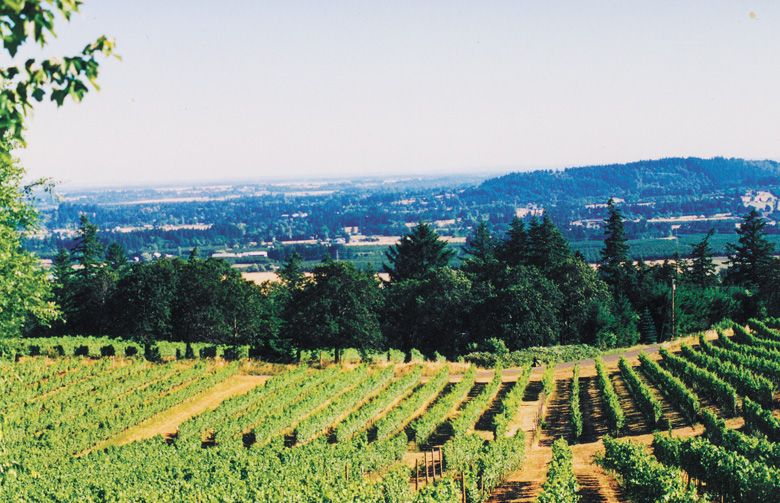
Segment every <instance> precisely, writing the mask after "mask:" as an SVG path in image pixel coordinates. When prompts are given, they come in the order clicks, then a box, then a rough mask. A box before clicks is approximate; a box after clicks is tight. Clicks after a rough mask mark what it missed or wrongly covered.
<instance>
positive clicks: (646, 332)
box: [639, 307, 658, 344]
mask: <svg viewBox="0 0 780 503" xmlns="http://www.w3.org/2000/svg"><path fill="white" fill-rule="evenodd" d="M639 334H640V335H641V336H642V342H643V343H645V344H654V343H656V342H658V332H657V331H656V329H655V322H654V321H653V316H652V315H651V314H650V309H648V308H647V307H645V309H644V311H642V315H641V316H640V317H639Z"/></svg>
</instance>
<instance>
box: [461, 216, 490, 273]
mask: <svg viewBox="0 0 780 503" xmlns="http://www.w3.org/2000/svg"><path fill="white" fill-rule="evenodd" d="M463 253H464V255H465V256H464V260H463V266H462V269H463V270H464V271H465V272H467V273H469V274H471V275H472V276H473V277H476V278H480V279H490V278H492V277H493V276H494V273H495V269H496V266H497V265H498V261H497V259H496V241H495V239H494V238H493V235H492V234H491V233H490V228H488V225H487V223H485V222H484V221H483V222H480V223H479V224H478V225H477V227H476V228H475V229H474V232H472V233H471V235H469V237H468V238H467V239H466V244H465V246H464V247H463Z"/></svg>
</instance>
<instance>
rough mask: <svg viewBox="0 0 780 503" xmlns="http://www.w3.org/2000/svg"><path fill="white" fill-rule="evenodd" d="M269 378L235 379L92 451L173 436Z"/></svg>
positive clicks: (243, 376)
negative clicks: (186, 423) (189, 422)
mask: <svg viewBox="0 0 780 503" xmlns="http://www.w3.org/2000/svg"><path fill="white" fill-rule="evenodd" d="M267 379H268V376H255V375H233V376H230V377H228V378H227V379H225V380H224V381H222V382H220V383H219V384H216V385H215V386H213V387H211V388H209V389H208V390H206V391H204V392H203V393H200V394H198V395H196V396H194V397H192V398H189V399H187V400H185V401H184V402H182V403H180V404H179V405H176V406H175V407H172V408H170V409H167V410H165V411H163V412H161V413H159V414H157V415H156V416H153V417H151V418H149V419H147V420H146V421H143V422H141V423H139V424H137V425H135V426H133V427H131V428H129V429H127V430H125V431H124V432H122V433H120V434H119V435H118V436H116V437H114V438H112V439H111V440H109V441H106V442H103V443H101V444H98V445H97V446H95V447H94V448H93V449H91V450H97V449H101V448H103V447H107V446H108V445H124V444H128V443H130V442H135V441H136V440H143V439H146V438H152V437H154V436H155V435H163V436H166V435H174V434H175V433H176V432H177V431H178V429H179V425H180V424H181V423H183V422H184V421H186V420H187V419H189V418H191V417H193V416H197V415H198V414H201V413H203V412H205V411H207V410H211V409H215V408H217V406H218V405H219V404H221V403H222V402H223V401H225V400H227V399H228V398H230V397H233V396H236V395H242V394H244V393H248V392H249V391H250V390H251V389H252V388H254V387H256V386H258V385H260V384H262V383H264V382H265V381H266V380H267Z"/></svg>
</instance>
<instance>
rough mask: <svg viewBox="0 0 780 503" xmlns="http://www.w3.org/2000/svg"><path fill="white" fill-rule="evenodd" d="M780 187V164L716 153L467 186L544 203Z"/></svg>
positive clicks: (547, 172)
mask: <svg viewBox="0 0 780 503" xmlns="http://www.w3.org/2000/svg"><path fill="white" fill-rule="evenodd" d="M771 186H780V163H778V162H776V161H769V160H767V161H751V160H746V159H737V158H730V159H726V158H723V157H716V158H713V159H701V158H698V157H670V158H665V159H658V160H647V161H637V162H631V163H626V164H607V165H601V166H585V167H577V168H567V169H563V170H539V171H531V172H526V173H510V174H508V175H504V176H500V177H497V178H491V179H489V180H486V181H484V182H483V183H482V184H480V185H479V186H478V187H477V188H475V189H471V190H470V191H467V195H468V194H473V195H475V196H476V195H482V194H485V195H492V196H494V197H509V198H514V199H515V200H519V201H523V202H528V203H538V204H543V205H545V206H546V205H549V204H557V203H560V202H566V201H572V200H577V199H592V200H593V201H594V202H595V201H600V200H603V199H607V198H609V197H612V196H619V197H621V198H623V199H635V198H643V197H657V196H672V195H689V194H706V193H714V192H721V191H726V190H732V189H740V188H745V187H771Z"/></svg>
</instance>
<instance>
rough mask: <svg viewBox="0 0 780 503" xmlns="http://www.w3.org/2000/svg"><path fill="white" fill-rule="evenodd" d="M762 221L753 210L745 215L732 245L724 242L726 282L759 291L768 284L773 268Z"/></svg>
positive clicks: (770, 251) (772, 275)
mask: <svg viewBox="0 0 780 503" xmlns="http://www.w3.org/2000/svg"><path fill="white" fill-rule="evenodd" d="M764 227H766V221H765V220H764V219H763V218H762V217H761V215H760V214H759V213H758V211H756V209H755V208H753V209H751V210H750V212H749V213H748V214H747V215H745V216H744V217H743V219H742V224H741V225H740V226H739V229H737V235H738V236H739V239H738V240H737V243H736V244H733V243H728V244H727V245H726V251H727V252H728V256H729V268H728V270H727V271H726V281H727V282H728V283H730V284H732V285H739V286H744V287H747V288H762V287H764V286H767V284H768V282H772V281H773V279H774V276H775V274H776V268H777V265H776V263H775V259H774V258H773V257H772V255H773V253H774V245H773V244H772V243H771V242H769V241H768V240H767V239H766V231H765V230H764Z"/></svg>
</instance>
